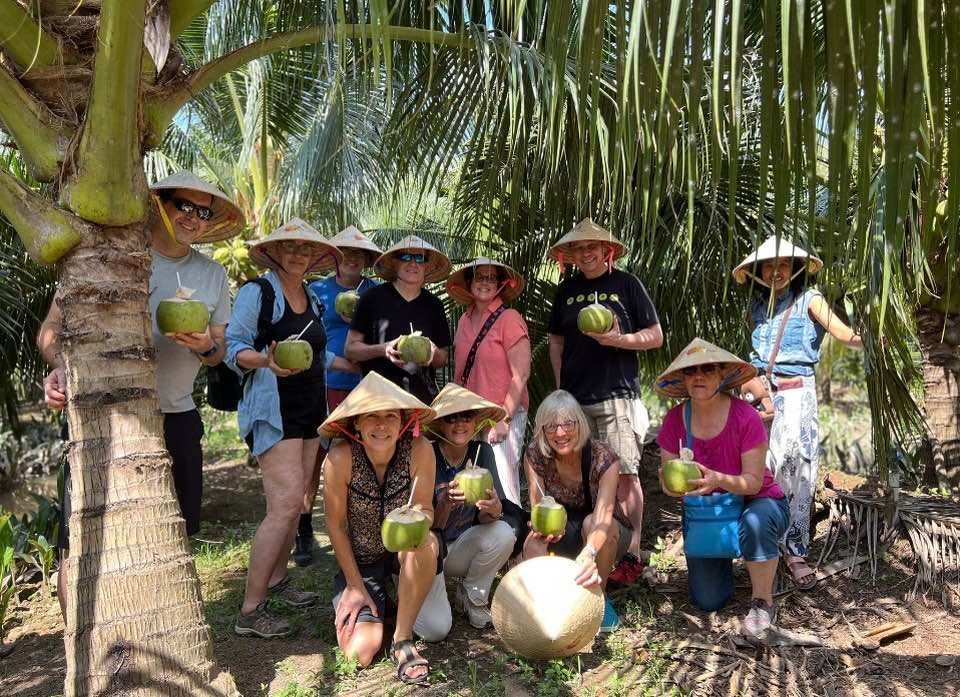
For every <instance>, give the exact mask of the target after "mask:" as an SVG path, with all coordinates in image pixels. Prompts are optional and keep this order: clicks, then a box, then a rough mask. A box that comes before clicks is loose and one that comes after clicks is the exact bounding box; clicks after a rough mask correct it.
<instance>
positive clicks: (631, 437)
mask: <svg viewBox="0 0 960 697" xmlns="http://www.w3.org/2000/svg"><path fill="white" fill-rule="evenodd" d="M626 251H627V250H626V246H625V245H624V244H623V242H621V241H620V240H618V239H617V238H616V237H614V235H613V234H612V233H611V232H610V231H609V230H605V229H604V228H602V227H600V226H599V225H597V224H596V223H594V222H593V221H592V220H591V219H590V218H586V219H585V220H582V221H580V223H579V224H577V226H576V227H574V228H573V230H571V231H570V232H569V233H567V234H566V235H564V236H563V237H562V238H560V240H559V241H558V242H557V243H556V244H555V245H554V246H553V247H552V248H551V250H550V256H551V257H552V258H553V259H554V260H555V261H556V262H557V263H559V264H560V265H561V267H564V268H565V265H566V264H568V263H572V264H573V265H574V266H575V267H576V268H577V272H576V273H575V274H574V275H573V276H571V277H569V278H567V279H566V280H564V281H563V282H562V283H561V284H560V286H559V287H558V288H557V294H556V296H555V298H554V301H553V311H552V313H551V316H550V327H549V331H550V364H551V365H552V366H553V375H554V379H555V380H556V383H557V387H559V388H560V389H563V390H567V391H568V392H570V393H571V394H572V395H573V396H574V397H576V398H577V401H578V402H580V404H581V406H582V407H583V411H584V413H585V414H586V415H587V419H588V421H589V423H590V429H591V431H592V432H593V434H594V435H595V436H598V437H599V438H600V439H601V440H603V441H605V442H607V443H609V444H610V445H611V446H613V449H614V450H615V451H616V452H617V454H618V455H619V456H620V466H621V467H622V471H621V473H620V474H621V476H620V481H619V486H618V491H617V498H618V500H619V502H620V505H622V506H623V507H624V510H625V512H626V514H627V517H628V518H629V519H630V521H631V523H632V525H633V531H632V533H631V534H632V538H631V540H630V549H629V553H628V554H627V555H625V556H624V558H623V560H622V561H621V563H620V564H619V565H618V567H617V568H616V569H615V570H614V572H613V573H612V574H611V575H610V582H611V583H612V584H614V585H629V584H632V583H635V582H636V581H637V580H638V579H639V578H640V573H641V572H642V570H643V567H642V565H641V564H640V561H639V555H640V528H641V524H642V522H643V492H642V491H641V488H640V479H639V475H638V472H639V468H640V455H641V453H642V452H643V441H644V438H645V436H646V432H647V427H648V426H649V418H648V416H647V410H646V407H645V406H644V404H643V402H642V401H641V399H640V378H639V372H640V371H639V366H638V361H637V354H638V352H640V351H648V350H651V349H656V348H659V347H660V346H661V345H662V344H663V331H662V330H661V329H660V320H659V319H658V317H657V311H656V308H654V306H653V302H652V301H651V300H650V296H649V295H647V291H646V289H645V288H644V287H643V284H642V283H641V282H640V279H638V278H637V277H636V276H634V275H632V274H629V273H627V272H625V271H621V270H620V269H617V268H615V267H614V261H616V260H617V259H618V258H620V257H622V256H623V255H624V254H626ZM594 302H597V303H599V304H601V305H603V306H605V307H607V308H608V309H609V310H611V311H612V312H613V315H614V322H613V326H612V327H611V328H610V330H609V331H608V332H607V333H606V334H584V333H583V332H581V331H580V329H579V327H578V326H577V316H578V314H579V312H580V310H582V309H583V308H585V307H586V306H587V305H590V304H592V303H594Z"/></svg>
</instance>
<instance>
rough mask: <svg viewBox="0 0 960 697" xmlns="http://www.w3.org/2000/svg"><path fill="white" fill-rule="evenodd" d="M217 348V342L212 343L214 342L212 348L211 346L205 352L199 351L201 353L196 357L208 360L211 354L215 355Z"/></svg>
mask: <svg viewBox="0 0 960 697" xmlns="http://www.w3.org/2000/svg"><path fill="white" fill-rule="evenodd" d="M218 348H219V347H218V346H217V342H216V341H214V342H213V346H211V347H210V348H208V349H207V350H206V351H201V352H200V353H198V354H197V355H198V356H200V358H210V356H212V355H213V354H215V353H216V352H217V349H218Z"/></svg>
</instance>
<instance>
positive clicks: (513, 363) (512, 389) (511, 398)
mask: <svg viewBox="0 0 960 697" xmlns="http://www.w3.org/2000/svg"><path fill="white" fill-rule="evenodd" d="M507 362H508V363H509V364H510V386H509V387H508V388H507V396H506V397H505V398H504V400H503V408H504V409H506V410H507V416H513V414H514V413H515V412H516V411H517V407H518V406H520V397H521V396H522V395H523V391H524V390H525V389H526V387H527V380H529V379H530V339H528V338H527V337H523V338H522V339H520V341H518V342H517V343H515V344H514V345H513V346H511V347H510V348H509V349H507Z"/></svg>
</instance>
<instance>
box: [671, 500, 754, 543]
mask: <svg viewBox="0 0 960 697" xmlns="http://www.w3.org/2000/svg"><path fill="white" fill-rule="evenodd" d="M742 514H743V497H742V496H739V495H737V494H727V493H724V494H711V495H710V496H684V497H683V551H684V554H686V555H687V556H688V557H707V558H711V559H736V558H738V557H740V556H741V552H740V516H741V515H742Z"/></svg>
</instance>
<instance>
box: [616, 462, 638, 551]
mask: <svg viewBox="0 0 960 697" xmlns="http://www.w3.org/2000/svg"><path fill="white" fill-rule="evenodd" d="M617 500H618V501H619V502H620V504H621V505H622V506H623V512H624V513H625V514H626V516H627V520H629V521H630V524H631V525H632V526H633V534H632V535H631V537H630V546H629V547H628V548H627V551H628V552H630V553H631V554H633V556H635V557H636V558H637V559H639V558H640V538H641V532H642V530H641V528H642V527H643V489H642V488H641V487H640V477H638V476H637V475H635V474H622V473H621V474H620V477H619V478H618V479H617ZM617 532H618V533H619V530H618V531H617Z"/></svg>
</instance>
